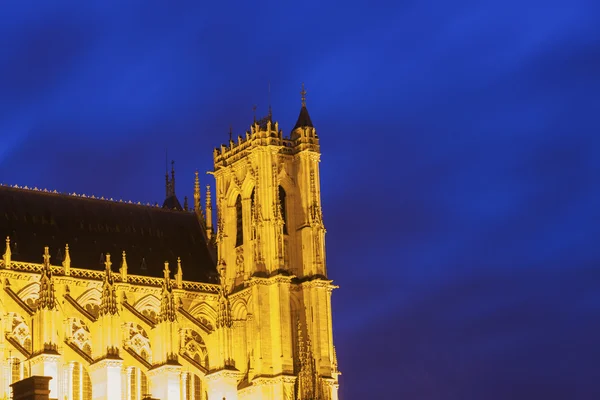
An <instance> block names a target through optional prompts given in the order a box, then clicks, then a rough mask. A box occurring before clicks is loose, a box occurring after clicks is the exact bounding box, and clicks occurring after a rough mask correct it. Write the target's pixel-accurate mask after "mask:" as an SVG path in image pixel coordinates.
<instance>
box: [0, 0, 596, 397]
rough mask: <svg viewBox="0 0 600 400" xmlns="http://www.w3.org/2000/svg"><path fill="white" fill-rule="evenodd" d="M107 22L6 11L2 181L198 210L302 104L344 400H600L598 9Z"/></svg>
mask: <svg viewBox="0 0 600 400" xmlns="http://www.w3.org/2000/svg"><path fill="white" fill-rule="evenodd" d="M110 3H111V2H94V3H92V2H90V1H82V2H73V3H72V4H69V5H67V4H61V3H59V2H54V1H52V2H26V1H11V2H8V1H7V2H3V4H2V11H1V12H0V37H1V38H2V45H1V47H0V182H4V183H9V184H19V185H28V186H38V187H47V188H51V189H57V190H59V191H64V192H67V191H68V192H77V193H86V194H95V195H99V196H108V197H116V198H123V199H126V200H133V201H143V202H146V201H150V202H162V200H163V198H164V168H165V148H167V147H168V152H169V158H173V159H175V160H176V170H177V177H178V181H177V192H178V195H179V197H180V199H182V198H183V196H184V195H188V196H190V197H191V194H192V190H193V176H194V170H195V169H199V170H200V171H207V170H210V169H211V168H212V148H213V147H216V146H218V145H219V144H220V143H225V142H226V141H227V139H228V131H229V126H230V125H232V126H233V131H234V135H237V134H241V133H242V132H244V131H245V130H247V129H248V128H249V126H250V123H251V122H252V118H253V111H252V106H253V105H254V104H256V105H257V106H258V110H257V114H258V117H261V116H264V115H265V114H266V113H267V108H268V82H269V81H270V84H271V102H272V105H273V114H274V118H275V119H276V120H278V121H279V122H280V124H281V125H282V127H283V129H284V133H285V134H289V131H290V129H291V128H292V127H293V124H294V123H295V120H296V117H297V115H298V112H299V110H300V95H299V91H300V84H301V82H305V83H306V87H307V90H308V109H309V111H310V114H311V117H312V120H313V122H314V124H315V126H316V128H317V131H318V133H319V135H320V137H321V145H322V152H323V156H322V165H321V167H322V168H321V173H322V184H323V187H322V191H323V206H324V216H325V224H326V227H327V247H328V271H329V275H330V277H331V278H332V279H334V281H335V283H336V284H338V285H340V289H338V290H336V291H334V297H333V307H334V335H335V342H336V344H337V350H338V358H339V363H340V369H341V370H342V373H343V375H342V376H341V389H340V390H341V392H340V393H341V396H340V397H341V399H342V400H354V399H376V398H390V399H404V400H417V399H418V400H423V399H442V400H454V399H456V400H459V399H460V400H464V399H477V400H480V399H486V400H500V399H569V400H571V399H578V400H579V399H598V398H599V397H600V380H599V379H598V377H599V376H600V224H599V221H600V114H599V109H600V107H599V106H600V97H599V95H598V93H600V24H599V23H598V21H599V16H600V3H598V2H594V1H592V0H590V1H587V2H585V1H582V0H564V1H552V0H550V1H514V0H508V1H502V2H490V1H475V0H471V1H464V0H457V1H439V0H438V1H435V0H422V1H396V2H393V1H370V2H368V3H366V2H365V3H361V2H357V1H350V2H345V3H338V4H326V3H325V2H321V1H303V2H273V3H272V4H257V3H254V2H240V3H239V4H238V3H228V2H200V1H195V2H189V3H186V2H157V1H144V2H129V3H127V5H125V2H115V3H114V4H110ZM167 4H169V5H167ZM17 5H18V8H17ZM201 178H202V180H203V183H213V178H212V177H210V176H208V175H204V174H202V175H201ZM40 251H41V249H40Z"/></svg>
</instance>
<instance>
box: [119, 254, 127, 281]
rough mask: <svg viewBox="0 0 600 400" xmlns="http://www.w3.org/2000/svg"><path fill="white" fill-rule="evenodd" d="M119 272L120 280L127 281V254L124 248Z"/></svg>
mask: <svg viewBox="0 0 600 400" xmlns="http://www.w3.org/2000/svg"><path fill="white" fill-rule="evenodd" d="M119 272H120V273H121V281H123V282H127V255H126V254H125V250H123V260H122V261H121V268H119Z"/></svg>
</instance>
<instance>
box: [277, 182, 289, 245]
mask: <svg viewBox="0 0 600 400" xmlns="http://www.w3.org/2000/svg"><path fill="white" fill-rule="evenodd" d="M285 200H286V193H285V189H284V188H283V187H281V186H279V205H280V207H281V218H282V219H283V233H285V234H286V235H287V233H288V228H287V210H286V204H285Z"/></svg>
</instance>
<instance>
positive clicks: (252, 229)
mask: <svg viewBox="0 0 600 400" xmlns="http://www.w3.org/2000/svg"><path fill="white" fill-rule="evenodd" d="M301 94H302V105H301V109H300V114H299V117H298V120H297V122H296V124H295V126H294V128H293V129H292V131H291V134H290V136H289V137H284V135H283V131H282V130H281V129H280V127H279V123H278V122H274V121H273V118H272V114H271V111H270V110H269V114H268V115H267V116H266V117H265V118H263V119H261V120H258V121H257V120H255V121H254V122H253V124H252V125H251V127H250V130H249V131H247V132H246V133H245V137H241V136H238V138H237V142H234V141H233V140H232V139H231V138H230V140H229V143H228V146H225V145H221V147H220V148H218V149H215V150H214V154H213V156H214V176H215V180H216V200H217V233H216V245H217V257H218V268H220V269H223V270H224V274H223V275H224V277H223V280H224V282H223V285H225V288H226V289H225V290H226V292H227V293H229V294H234V293H238V292H240V291H245V289H247V288H249V289H250V290H251V293H250V295H249V298H248V301H247V304H246V308H247V310H246V313H245V315H244V313H242V314H241V315H242V316H241V318H243V317H245V318H246V320H247V321H246V323H245V325H244V326H245V328H244V329H245V330H246V332H245V337H246V341H245V343H244V344H243V345H242V346H240V345H239V344H238V345H237V349H234V350H233V354H234V355H236V354H237V355H238V357H234V361H235V363H234V364H235V368H236V369H237V370H239V371H241V372H243V371H246V378H245V379H247V380H248V382H249V383H251V384H252V385H253V386H254V387H256V388H259V389H258V390H260V393H261V396H263V397H261V398H293V396H294V395H296V398H298V399H303V398H308V394H303V393H302V390H300V391H298V388H297V385H298V382H297V376H298V375H299V365H301V363H300V348H299V340H300V339H301V337H300V336H301V335H299V332H300V329H301V330H302V332H303V333H302V334H303V335H304V337H305V338H306V339H308V340H310V341H311V343H312V346H311V349H312V350H311V357H312V360H313V362H314V366H315V368H314V375H315V376H314V380H315V382H317V386H318V390H317V391H316V392H317V393H318V394H319V398H324V399H335V398H337V376H338V375H339V373H338V371H337V367H336V364H337V361H336V360H335V351H334V348H333V337H332V326H331V302H330V298H331V291H332V289H333V288H334V286H333V285H332V283H331V281H330V280H328V279H327V272H326V264H325V261H326V260H325V242H324V239H325V238H324V236H325V228H324V225H323V218H322V213H321V194H320V176H319V162H320V155H321V153H320V146H319V138H318V136H317V133H316V130H315V128H314V126H313V123H312V121H311V119H310V116H309V113H308V109H307V107H306V97H305V96H306V92H305V90H304V85H303V87H302V92H301ZM233 319H234V322H233V329H235V319H236V312H235V310H234V311H233ZM234 336H235V337H238V336H239V333H236V335H234ZM295 392H297V393H296V394H295ZM311 397H313V395H312V394H311Z"/></svg>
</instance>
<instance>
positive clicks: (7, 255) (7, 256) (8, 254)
mask: <svg viewBox="0 0 600 400" xmlns="http://www.w3.org/2000/svg"><path fill="white" fill-rule="evenodd" d="M11 255H12V253H11V252H10V238H9V237H8V236H7V237H6V250H5V251H4V256H3V257H2V258H3V259H4V268H10V263H11Z"/></svg>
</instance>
